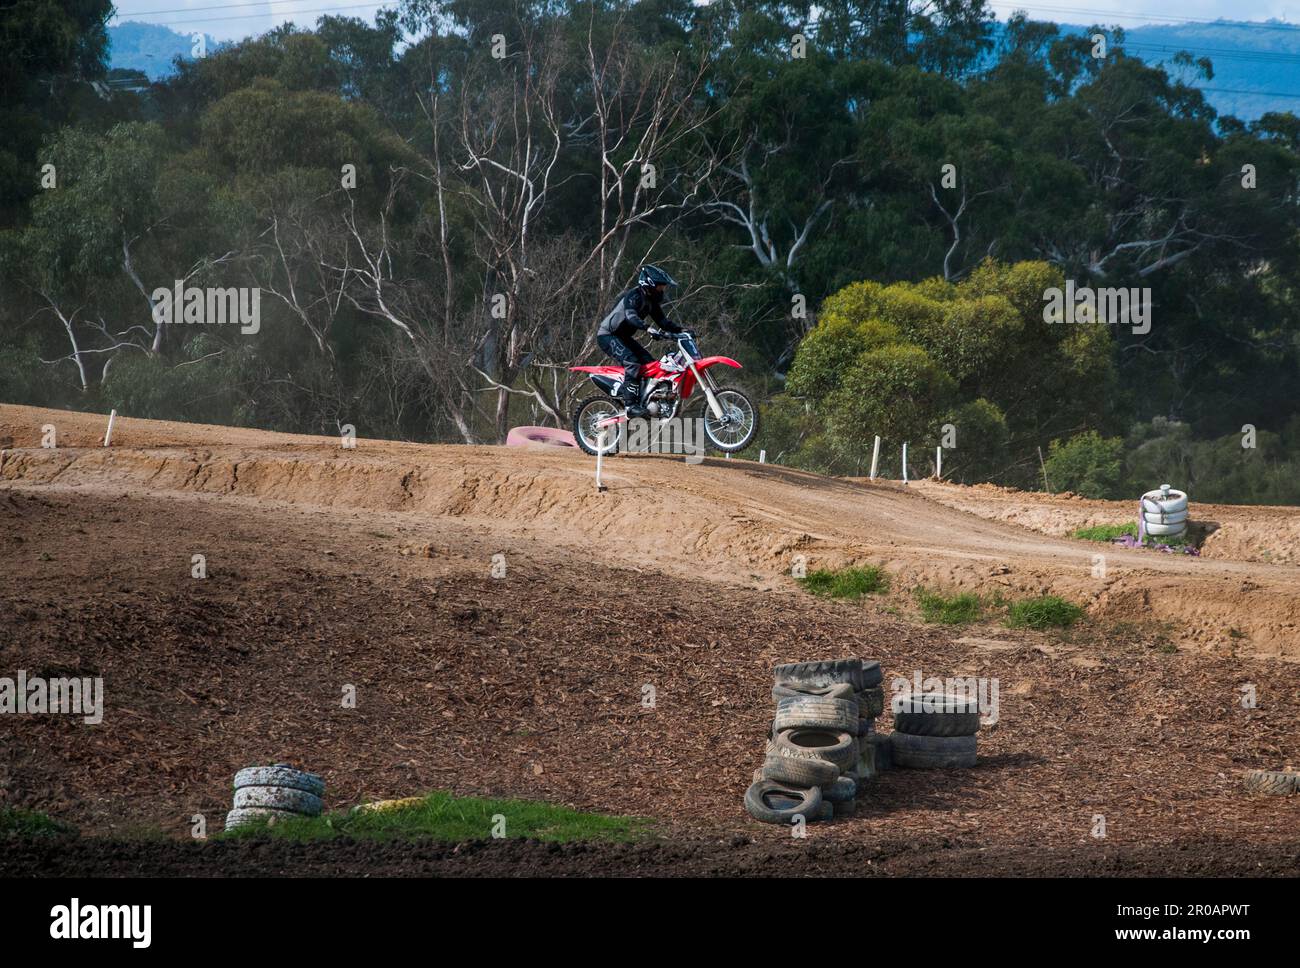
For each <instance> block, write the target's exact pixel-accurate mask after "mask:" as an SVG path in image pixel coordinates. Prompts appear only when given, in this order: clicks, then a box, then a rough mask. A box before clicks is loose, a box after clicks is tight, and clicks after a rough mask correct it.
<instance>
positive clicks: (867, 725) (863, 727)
mask: <svg viewBox="0 0 1300 968" xmlns="http://www.w3.org/2000/svg"><path fill="white" fill-rule="evenodd" d="M859 710H860V707H859ZM875 731H876V721H875V720H874V719H863V718H862V716H861V715H859V716H858V732H857V736H858V739H862V738H863V737H864V736H870V735H871V734H872V733H874V732H875Z"/></svg>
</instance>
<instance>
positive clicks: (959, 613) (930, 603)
mask: <svg viewBox="0 0 1300 968" xmlns="http://www.w3.org/2000/svg"><path fill="white" fill-rule="evenodd" d="M916 601H917V604H918V605H920V606H921V618H922V619H924V620H925V621H927V622H936V623H938V624H940V625H966V624H969V623H970V622H978V621H979V620H980V617H981V616H982V615H983V614H984V605H983V603H982V602H981V601H980V597H979V596H978V595H975V594H972V593H971V592H963V593H962V594H960V595H951V596H944V595H939V594H937V593H935V592H929V591H926V590H925V589H923V588H922V589H918V590H917V594H916Z"/></svg>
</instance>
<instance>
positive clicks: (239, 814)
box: [226, 807, 302, 830]
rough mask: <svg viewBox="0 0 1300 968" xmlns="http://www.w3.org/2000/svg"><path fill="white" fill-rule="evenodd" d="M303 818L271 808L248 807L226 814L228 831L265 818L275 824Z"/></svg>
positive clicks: (296, 814)
mask: <svg viewBox="0 0 1300 968" xmlns="http://www.w3.org/2000/svg"><path fill="white" fill-rule="evenodd" d="M301 816H302V814H300V813H290V812H289V811H288V810H272V809H270V808H269V807H246V808H244V809H242V810H231V811H230V812H229V813H228V814H226V829H227V830H234V829H235V828H236V827H242V826H244V825H245V824H250V823H252V822H253V821H254V820H261V819H262V818H264V817H265V818H268V819H269V820H270V821H271V822H272V823H274V822H275V821H277V820H290V819H292V818H294V817H301Z"/></svg>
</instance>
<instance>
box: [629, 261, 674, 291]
mask: <svg viewBox="0 0 1300 968" xmlns="http://www.w3.org/2000/svg"><path fill="white" fill-rule="evenodd" d="M636 284H637V285H638V286H641V287H642V288H645V289H653V288H654V287H655V286H659V285H664V286H675V285H677V280H676V279H674V278H673V277H672V276H670V275H669V274H668V273H666V272H664V271H663V270H662V269H660V268H659V267H658V266H642V267H641V271H640V272H638V273H637V276H636Z"/></svg>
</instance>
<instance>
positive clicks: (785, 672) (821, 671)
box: [773, 659, 866, 692]
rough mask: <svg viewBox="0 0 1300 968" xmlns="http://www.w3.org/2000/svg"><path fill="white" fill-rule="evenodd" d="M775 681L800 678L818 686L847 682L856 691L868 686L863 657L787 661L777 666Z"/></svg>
mask: <svg viewBox="0 0 1300 968" xmlns="http://www.w3.org/2000/svg"><path fill="white" fill-rule="evenodd" d="M773 678H774V679H775V681H777V682H781V681H782V680H785V679H800V680H802V681H804V682H810V683H812V684H814V685H818V686H826V685H830V684H831V683H833V682H847V683H848V684H849V685H851V686H852V687H853V690H854V691H855V692H857V691H859V690H861V689H863V688H865V687H866V683H864V682H863V681H862V660H861V659H827V660H825V661H822V662H787V663H785V664H783V665H779V666H777V667H776V672H775V675H774V676H773Z"/></svg>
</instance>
